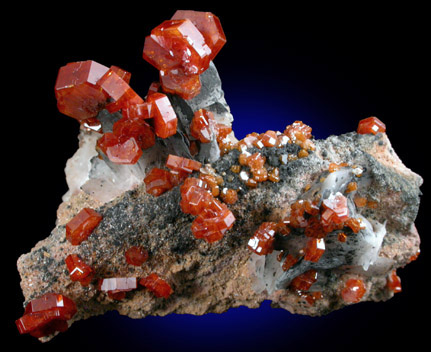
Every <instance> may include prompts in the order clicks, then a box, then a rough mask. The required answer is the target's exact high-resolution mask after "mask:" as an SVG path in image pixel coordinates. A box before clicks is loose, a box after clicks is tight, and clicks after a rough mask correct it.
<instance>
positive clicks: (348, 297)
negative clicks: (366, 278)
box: [341, 279, 367, 303]
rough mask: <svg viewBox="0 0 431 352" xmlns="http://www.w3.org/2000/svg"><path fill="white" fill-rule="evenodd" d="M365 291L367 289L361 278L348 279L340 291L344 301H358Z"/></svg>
mask: <svg viewBox="0 0 431 352" xmlns="http://www.w3.org/2000/svg"><path fill="white" fill-rule="evenodd" d="M366 291H367V289H366V288H365V284H364V282H363V281H362V280H359V279H349V280H347V281H346V283H345V285H344V288H343V289H342V291H341V297H342V298H343V300H344V302H346V303H358V302H359V301H360V300H361V298H362V297H363V296H364V294H365V292H366Z"/></svg>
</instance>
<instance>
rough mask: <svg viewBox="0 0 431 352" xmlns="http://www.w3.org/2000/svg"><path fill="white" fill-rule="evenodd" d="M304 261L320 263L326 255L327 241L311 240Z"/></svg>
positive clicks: (306, 248)
mask: <svg viewBox="0 0 431 352" xmlns="http://www.w3.org/2000/svg"><path fill="white" fill-rule="evenodd" d="M304 252H305V256H304V259H305V260H308V261H310V262H314V263H316V262H318V261H319V259H320V257H321V256H322V255H323V253H325V240H324V239H323V238H310V239H309V240H308V242H307V245H306V247H305V249H304Z"/></svg>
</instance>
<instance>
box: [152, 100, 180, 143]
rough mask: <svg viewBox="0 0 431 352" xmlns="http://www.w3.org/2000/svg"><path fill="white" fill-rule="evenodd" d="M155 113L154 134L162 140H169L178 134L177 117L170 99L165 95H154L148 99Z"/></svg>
mask: <svg viewBox="0 0 431 352" xmlns="http://www.w3.org/2000/svg"><path fill="white" fill-rule="evenodd" d="M147 102H148V103H150V104H151V110H152V111H154V112H153V113H154V132H155V133H156V135H157V136H158V137H160V138H168V137H170V136H173V135H174V134H175V133H176V132H177V121H178V120H177V115H176V113H175V111H174V109H173V108H172V105H171V102H170V101H169V99H168V97H167V96H166V95H165V94H163V93H153V94H151V95H150V96H149V97H148V98H147Z"/></svg>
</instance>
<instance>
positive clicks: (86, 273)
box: [64, 254, 94, 286]
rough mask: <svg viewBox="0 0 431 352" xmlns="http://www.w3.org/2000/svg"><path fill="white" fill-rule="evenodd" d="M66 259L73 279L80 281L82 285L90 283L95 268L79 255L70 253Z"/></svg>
mask: <svg viewBox="0 0 431 352" xmlns="http://www.w3.org/2000/svg"><path fill="white" fill-rule="evenodd" d="M64 261H65V263H66V266H67V270H69V276H70V279H71V280H72V281H79V282H80V283H81V285H82V286H88V285H89V284H90V282H91V280H92V279H93V277H94V270H93V269H92V267H91V266H89V265H87V264H86V263H85V262H84V261H83V260H82V259H81V257H80V256H79V255H77V254H69V255H68V256H67V257H66V259H65V260H64Z"/></svg>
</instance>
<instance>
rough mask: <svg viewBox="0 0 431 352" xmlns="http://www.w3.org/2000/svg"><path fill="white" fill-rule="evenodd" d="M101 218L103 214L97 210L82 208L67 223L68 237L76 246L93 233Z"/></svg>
mask: <svg viewBox="0 0 431 352" xmlns="http://www.w3.org/2000/svg"><path fill="white" fill-rule="evenodd" d="M101 220H102V215H100V214H99V213H98V212H96V211H95V210H93V209H91V208H84V209H82V210H81V211H80V212H79V213H78V214H77V215H75V216H74V217H73V218H72V220H70V221H69V222H68V223H67V224H66V239H67V240H68V241H69V242H70V243H71V244H72V245H74V246H76V245H79V244H80V243H81V242H82V241H85V240H86V239H87V238H88V236H90V235H91V233H92V232H93V230H94V229H95V228H96V227H97V225H99V223H100V221H101Z"/></svg>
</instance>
